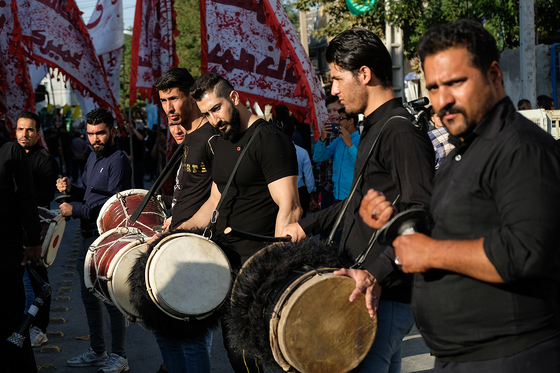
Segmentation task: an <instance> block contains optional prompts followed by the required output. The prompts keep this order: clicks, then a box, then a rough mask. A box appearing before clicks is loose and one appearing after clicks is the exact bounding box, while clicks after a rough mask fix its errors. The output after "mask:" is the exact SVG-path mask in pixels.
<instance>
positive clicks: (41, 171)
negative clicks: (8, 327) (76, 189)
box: [16, 111, 58, 347]
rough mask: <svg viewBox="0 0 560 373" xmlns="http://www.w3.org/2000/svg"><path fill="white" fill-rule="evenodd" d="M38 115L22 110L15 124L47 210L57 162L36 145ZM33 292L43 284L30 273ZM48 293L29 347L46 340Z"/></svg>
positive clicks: (44, 272) (39, 197) (39, 268)
mask: <svg viewBox="0 0 560 373" xmlns="http://www.w3.org/2000/svg"><path fill="white" fill-rule="evenodd" d="M40 128H41V118H39V116H38V115H37V114H35V113H31V112H28V111H25V112H23V113H21V114H20V115H19V116H18V119H17V125H16V139H17V142H18V143H19V144H20V145H21V146H22V147H23V149H25V152H26V153H27V157H28V159H29V163H30V166H31V174H32V175H33V189H34V191H35V196H36V197H37V206H39V207H43V208H46V209H47V210H49V209H50V203H51V201H52V200H53V199H54V194H55V192H56V179H57V175H58V163H57V162H56V159H54V157H53V156H52V155H50V154H49V152H47V150H46V149H45V148H43V147H42V146H41V145H40V144H39V131H40ZM35 271H36V272H37V274H38V275H39V276H40V277H41V278H42V279H43V281H45V282H47V283H48V282H49V276H48V273H47V268H45V267H43V266H37V268H35ZM29 280H30V282H31V286H32V287H33V292H34V293H35V295H39V294H40V293H41V287H42V284H41V283H39V281H37V279H36V278H35V277H34V276H29ZM50 308H51V296H50V295H49V296H48V297H47V298H46V299H45V304H43V306H42V307H41V308H40V309H39V311H38V312H37V314H36V315H35V319H34V320H33V327H32V328H31V329H30V331H29V334H30V337H31V346H32V347H39V346H41V345H42V344H44V343H47V341H48V339H47V334H46V333H47V326H48V325H49V320H50Z"/></svg>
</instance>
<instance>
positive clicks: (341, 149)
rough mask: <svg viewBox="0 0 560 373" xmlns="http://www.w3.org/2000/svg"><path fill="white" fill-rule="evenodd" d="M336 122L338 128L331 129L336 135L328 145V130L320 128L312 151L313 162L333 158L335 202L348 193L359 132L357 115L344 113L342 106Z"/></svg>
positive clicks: (356, 152) (352, 175)
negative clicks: (319, 134)
mask: <svg viewBox="0 0 560 373" xmlns="http://www.w3.org/2000/svg"><path fill="white" fill-rule="evenodd" d="M338 113H339V115H340V116H339V117H338V122H339V123H340V127H338V130H335V129H331V131H333V132H336V133H335V134H336V135H337V136H338V137H336V138H335V139H334V140H333V142H332V143H331V144H330V145H328V146H327V145H326V139H327V135H328V132H327V131H325V130H323V129H321V137H320V138H319V141H317V144H315V150H314V152H313V161H314V162H323V161H326V160H328V159H332V160H333V177H332V180H333V183H334V199H335V202H339V201H342V200H343V199H345V198H346V197H348V194H349V193H350V187H351V186H352V178H353V177H354V165H355V164H356V155H357V154H358V143H359V142H360V133H359V132H358V131H357V129H356V124H357V123H358V115H357V114H350V113H346V110H345V109H344V108H342V109H339V110H338Z"/></svg>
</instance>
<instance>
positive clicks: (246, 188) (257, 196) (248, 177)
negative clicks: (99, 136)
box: [180, 73, 302, 372]
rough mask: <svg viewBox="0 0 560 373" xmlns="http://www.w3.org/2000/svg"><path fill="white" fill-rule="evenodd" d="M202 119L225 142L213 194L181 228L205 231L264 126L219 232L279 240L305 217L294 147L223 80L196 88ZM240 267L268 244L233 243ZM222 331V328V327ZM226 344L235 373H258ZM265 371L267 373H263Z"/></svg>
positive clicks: (204, 80) (207, 79)
mask: <svg viewBox="0 0 560 373" xmlns="http://www.w3.org/2000/svg"><path fill="white" fill-rule="evenodd" d="M191 95H192V97H193V98H194V99H195V100H196V102H197V104H198V107H199V109H200V111H201V112H202V114H203V115H204V116H205V117H206V118H208V120H209V121H210V124H212V125H213V126H214V127H216V128H217V129H218V130H219V131H220V133H221V135H222V136H221V138H219V139H218V141H217V142H216V146H215V155H214V164H213V168H212V179H213V184H212V192H211V195H210V198H209V199H208V201H207V202H206V203H204V205H202V207H201V208H200V210H199V211H198V212H197V213H196V214H195V215H194V216H193V217H192V218H191V219H189V220H188V221H186V222H185V223H183V224H181V226H180V228H186V229H189V228H193V227H205V226H206V225H207V224H208V222H209V221H210V219H211V217H212V212H213V211H214V209H215V208H216V206H217V204H218V201H219V200H220V198H221V196H222V192H223V190H224V188H225V185H226V183H227V181H228V179H229V177H230V174H231V171H232V169H233V168H234V165H235V163H236V162H237V160H238V158H239V154H240V152H241V150H242V149H243V148H244V147H245V145H246V144H247V141H248V140H249V138H250V137H251V136H252V134H253V133H254V132H255V130H256V129H257V128H258V127H259V126H263V127H262V128H261V130H260V132H258V133H257V135H256V137H255V139H254V141H253V142H252V143H251V144H250V146H249V148H248V149H247V153H245V155H244V158H243V160H242V161H241V163H240V166H239V168H238V170H237V173H236V175H235V177H234V179H233V181H232V183H231V185H230V188H229V189H228V191H227V193H226V194H225V195H224V199H223V201H222V205H221V208H220V210H219V215H218V221H217V230H218V231H219V232H223V230H224V229H225V228H226V227H232V228H235V229H238V230H242V231H246V232H250V233H256V234H261V235H269V236H272V235H279V234H280V232H281V231H282V228H283V227H284V226H285V225H286V224H289V223H292V222H295V221H297V219H298V218H299V217H300V216H301V211H302V210H301V207H300V205H299V197H298V188H297V179H298V168H297V158H296V152H295V149H294V145H293V144H292V142H291V141H290V139H288V137H287V136H285V135H284V134H283V133H282V130H281V129H279V128H277V127H275V126H274V125H272V124H270V123H268V122H266V121H264V120H262V119H259V118H258V117H257V116H256V115H254V114H252V113H251V112H250V111H249V110H248V109H247V108H246V107H245V105H244V104H243V102H242V101H241V98H240V96H239V93H238V92H237V91H235V90H234V89H233V87H232V86H231V84H230V83H229V82H228V81H227V80H225V79H224V78H222V77H221V76H220V75H218V74H213V73H208V74H204V75H202V76H201V77H200V78H199V79H198V80H197V81H196V82H195V83H194V85H193V87H192V88H191ZM228 239H229V241H230V243H231V244H232V245H233V246H234V248H235V250H236V252H237V254H238V255H239V259H240V261H239V262H238V263H232V266H233V267H234V268H236V269H237V268H239V266H240V264H241V262H242V261H244V260H246V259H247V258H248V257H250V256H251V255H252V254H254V253H255V252H257V251H258V250H259V249H260V248H262V247H263V246H264V245H265V244H264V243H262V242H256V241H248V240H246V239H240V238H237V237H229V238H228ZM222 326H224V325H223V323H222ZM224 336H225V339H224V344H225V346H226V349H228V356H229V359H230V362H231V364H232V366H233V368H234V370H235V371H236V372H247V371H248V370H249V371H251V372H253V371H255V372H257V371H258V369H259V368H258V367H257V365H256V364H255V363H254V362H251V361H245V359H244V357H243V356H239V355H237V354H235V353H233V351H231V350H230V348H229V343H228V340H227V331H224ZM260 371H262V368H261V369H260Z"/></svg>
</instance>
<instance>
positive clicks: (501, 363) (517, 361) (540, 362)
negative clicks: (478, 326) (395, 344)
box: [434, 337, 560, 373]
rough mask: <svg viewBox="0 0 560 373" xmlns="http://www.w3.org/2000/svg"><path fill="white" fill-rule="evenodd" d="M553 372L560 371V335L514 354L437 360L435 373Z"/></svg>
mask: <svg viewBox="0 0 560 373" xmlns="http://www.w3.org/2000/svg"><path fill="white" fill-rule="evenodd" d="M472 372H476V373H552V372H560V337H556V338H553V339H550V340H548V341H546V342H543V343H540V344H538V345H536V346H533V347H531V348H529V349H527V350H525V351H521V352H519V353H517V354H515V355H513V356H508V357H503V358H499V359H492V360H484V361H468V362H463V363H454V362H448V363H444V362H441V361H438V360H436V363H435V367H434V373H472Z"/></svg>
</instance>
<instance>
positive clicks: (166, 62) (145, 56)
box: [130, 0, 179, 105]
mask: <svg viewBox="0 0 560 373" xmlns="http://www.w3.org/2000/svg"><path fill="white" fill-rule="evenodd" d="M173 4H174V1H173V0H137V2H136V13H135V15H134V27H133V29H132V46H131V56H132V62H131V68H130V105H134V103H136V93H137V92H140V95H141V97H142V99H143V100H145V99H146V98H149V99H151V100H152V101H153V102H154V103H155V102H157V101H159V100H158V98H157V97H156V96H154V92H153V91H152V84H153V82H154V79H155V78H157V77H159V76H161V75H162V74H163V73H164V72H166V71H167V70H169V69H171V68H174V67H177V66H179V59H178V57H177V52H176V50H175V36H177V35H178V34H179V32H178V31H177V24H176V22H175V18H176V13H175V10H174V9H173Z"/></svg>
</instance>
